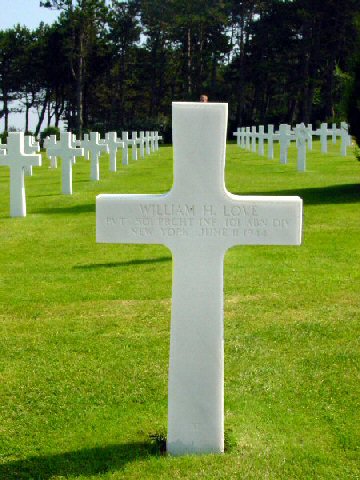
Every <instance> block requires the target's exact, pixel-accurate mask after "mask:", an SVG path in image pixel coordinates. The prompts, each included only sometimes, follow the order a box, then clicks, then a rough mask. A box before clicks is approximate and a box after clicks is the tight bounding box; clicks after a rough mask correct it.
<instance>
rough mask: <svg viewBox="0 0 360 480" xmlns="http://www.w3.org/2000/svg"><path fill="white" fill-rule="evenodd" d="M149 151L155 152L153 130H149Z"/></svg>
mask: <svg viewBox="0 0 360 480" xmlns="http://www.w3.org/2000/svg"><path fill="white" fill-rule="evenodd" d="M150 145H151V151H152V152H155V132H150Z"/></svg>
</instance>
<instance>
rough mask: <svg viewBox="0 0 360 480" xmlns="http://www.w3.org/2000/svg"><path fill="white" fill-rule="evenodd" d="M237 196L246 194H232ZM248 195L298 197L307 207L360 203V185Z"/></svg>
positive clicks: (252, 193)
mask: <svg viewBox="0 0 360 480" xmlns="http://www.w3.org/2000/svg"><path fill="white" fill-rule="evenodd" d="M232 193H235V195H244V193H243V192H242V193H241V192H239V193H236V192H232ZM246 195H265V196H266V195H298V196H299V197H301V198H302V199H303V200H304V203H305V205H321V204H325V205H326V204H328V205H329V204H341V203H360V184H358V183H354V184H346V185H331V186H329V187H322V188H299V189H292V190H276V191H275V192H251V193H246Z"/></svg>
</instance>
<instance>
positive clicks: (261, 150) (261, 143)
mask: <svg viewBox="0 0 360 480" xmlns="http://www.w3.org/2000/svg"><path fill="white" fill-rule="evenodd" d="M264 138H265V130H264V125H259V133H258V139H259V150H258V153H259V155H261V156H264Z"/></svg>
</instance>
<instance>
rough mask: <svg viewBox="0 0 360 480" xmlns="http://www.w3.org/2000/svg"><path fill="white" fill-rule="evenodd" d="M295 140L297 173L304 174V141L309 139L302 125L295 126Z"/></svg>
mask: <svg viewBox="0 0 360 480" xmlns="http://www.w3.org/2000/svg"><path fill="white" fill-rule="evenodd" d="M295 134H296V139H297V149H298V156H297V169H298V171H299V172H305V170H306V141H307V140H308V137H309V132H308V129H307V128H306V127H305V125H304V124H303V123H300V124H299V125H297V126H296V132H295Z"/></svg>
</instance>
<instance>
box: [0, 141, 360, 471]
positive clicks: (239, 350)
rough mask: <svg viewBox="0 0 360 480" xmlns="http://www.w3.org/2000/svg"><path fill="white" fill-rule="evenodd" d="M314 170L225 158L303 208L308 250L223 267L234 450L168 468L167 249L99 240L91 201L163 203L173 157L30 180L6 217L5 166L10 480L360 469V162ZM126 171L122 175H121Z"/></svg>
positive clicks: (261, 186) (251, 182) (250, 182)
mask: <svg viewBox="0 0 360 480" xmlns="http://www.w3.org/2000/svg"><path fill="white" fill-rule="evenodd" d="M319 150H320V148H319V144H318V143H317V142H315V144H314V151H313V152H312V153H310V154H308V171H307V172H305V173H298V172H297V171H296V167H295V165H296V162H295V155H296V152H295V149H294V148H292V149H291V151H290V156H289V164H288V165H280V164H279V162H278V158H279V154H278V152H277V151H275V158H276V159H275V160H273V161H269V160H267V159H266V158H262V157H259V156H257V155H255V154H252V153H249V152H244V151H242V150H240V149H238V148H237V147H236V146H235V145H230V146H228V151H227V166H226V184H227V188H228V190H229V191H231V192H233V193H238V194H269V195H300V196H301V197H302V198H303V199H304V205H305V215H304V243H303V245H302V246H301V247H300V248H294V247H235V248H232V249H231V250H230V251H229V252H228V253H227V255H226V258H225V410H226V415H225V428H226V444H227V451H226V453H225V454H224V455H220V456H215V455H205V456H200V457H182V458H172V457H169V456H164V455H163V440H164V437H165V436H166V425H167V418H166V416H167V368H168V355H169V329H170V310H171V269H172V262H171V252H169V251H168V250H167V249H166V248H165V247H162V246H156V245H155V246H154V245H106V244H96V243H95V197H96V195H97V194H98V193H163V192H166V191H168V190H169V189H170V188H171V184H172V152H171V148H170V147H162V148H161V150H160V152H158V153H156V154H153V155H152V156H150V157H147V158H146V159H145V160H139V161H138V162H131V163H130V165H129V167H128V168H126V169H125V168H123V167H121V166H119V171H118V172H117V173H116V174H110V173H109V172H108V159H107V158H106V156H103V157H102V160H101V181H100V182H92V181H90V180H89V176H90V165H89V162H85V161H84V160H82V159H79V160H78V161H77V164H76V165H75V166H74V172H73V176H74V185H73V190H74V194H73V195H72V196H63V195H61V194H60V188H61V187H60V170H59V169H58V170H51V169H49V168H47V166H48V164H47V160H46V158H45V159H44V167H42V168H39V169H37V168H34V176H33V177H32V178H27V179H26V190H27V208H28V216H27V217H26V218H24V219H10V218H8V194H9V192H8V172H7V169H6V168H1V169H0V245H1V249H0V334H1V340H2V341H1V343H0V418H1V422H0V479H1V480H3V479H5V480H15V479H60V478H62V479H63V478H66V479H100V478H101V479H122V478H126V479H144V478H154V479H155V478H157V479H158V478H164V479H165V478H166V479H167V478H189V479H192V478H204V479H209V478H214V479H221V478H224V479H238V478H242V479H243V478H244V479H259V478H269V479H273V478H274V479H275V478H276V479H309V478H316V479H318V478H320V479H339V478H341V479H355V478H359V476H360V469H359V446H360V437H359V429H358V424H359V407H360V401H359V398H360V396H359V393H360V392H359V380H360V378H359V377H360V375H359V316H360V315H359V311H360V309H359V307H360V305H359V303H360V301H359V297H360V295H359V291H358V290H359V288H358V285H359V284H360V282H359V281H360V278H359V277H360V274H359V260H360V258H359V257H360V254H359V247H360V213H359V206H358V205H357V204H358V203H359V198H360V194H359V183H360V182H359V180H360V170H359V164H358V162H357V161H356V160H355V158H354V157H353V156H351V155H349V156H348V157H346V158H342V157H340V156H339V154H338V151H339V145H334V146H333V145H329V154H328V155H321V154H320V151H319ZM119 165H120V163H119Z"/></svg>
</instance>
